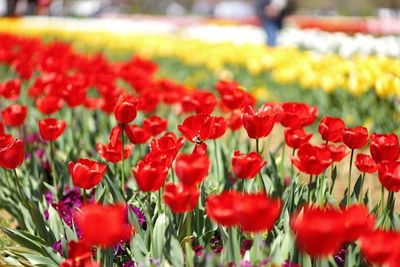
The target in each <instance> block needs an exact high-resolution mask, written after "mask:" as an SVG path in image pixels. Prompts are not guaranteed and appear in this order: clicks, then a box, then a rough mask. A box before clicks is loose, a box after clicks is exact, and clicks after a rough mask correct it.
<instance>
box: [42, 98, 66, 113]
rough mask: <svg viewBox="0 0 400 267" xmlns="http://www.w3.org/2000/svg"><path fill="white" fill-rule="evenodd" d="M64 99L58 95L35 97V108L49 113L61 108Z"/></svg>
mask: <svg viewBox="0 0 400 267" xmlns="http://www.w3.org/2000/svg"><path fill="white" fill-rule="evenodd" d="M63 104H64V101H63V100H62V99H61V98H60V97H59V96H53V95H45V96H43V97H40V98H38V99H36V108H37V109H38V110H39V111H40V112H41V113H43V114H45V115H50V114H52V113H55V112H57V111H59V110H60V109H61V107H62V106H63Z"/></svg>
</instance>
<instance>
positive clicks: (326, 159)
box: [292, 144, 333, 175]
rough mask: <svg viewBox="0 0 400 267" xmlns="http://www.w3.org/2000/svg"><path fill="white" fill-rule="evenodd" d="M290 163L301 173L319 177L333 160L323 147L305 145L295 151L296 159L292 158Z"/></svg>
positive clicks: (327, 150)
mask: <svg viewBox="0 0 400 267" xmlns="http://www.w3.org/2000/svg"><path fill="white" fill-rule="evenodd" d="M292 162H293V164H294V165H295V166H296V167H297V168H298V169H299V170H300V171H301V172H304V173H307V174H310V175H320V174H321V173H322V172H323V171H324V170H325V169H326V168H328V167H329V166H330V165H331V164H332V162H333V159H332V155H331V152H330V151H329V149H328V148H326V147H325V146H323V147H318V146H313V145H310V144H306V145H304V146H302V147H301V148H300V149H299V150H298V151H297V158H293V159H292Z"/></svg>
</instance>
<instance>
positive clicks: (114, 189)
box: [103, 175, 124, 203]
mask: <svg viewBox="0 0 400 267" xmlns="http://www.w3.org/2000/svg"><path fill="white" fill-rule="evenodd" d="M115 177H116V178H118V175H117V176H115ZM103 180H104V181H105V182H106V183H107V185H108V186H107V187H108V189H110V193H111V195H112V197H113V199H114V201H115V202H118V203H122V202H124V197H123V196H122V192H121V189H120V188H119V186H118V185H117V184H116V183H115V182H114V181H112V180H111V179H110V177H108V175H104V179H103Z"/></svg>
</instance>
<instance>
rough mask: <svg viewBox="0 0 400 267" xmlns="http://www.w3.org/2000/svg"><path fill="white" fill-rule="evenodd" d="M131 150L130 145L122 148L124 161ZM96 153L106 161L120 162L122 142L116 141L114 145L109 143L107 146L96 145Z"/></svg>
mask: <svg viewBox="0 0 400 267" xmlns="http://www.w3.org/2000/svg"><path fill="white" fill-rule="evenodd" d="M132 149H133V148H132V145H125V146H124V159H127V158H128V157H129V156H130V155H131V153H132ZM96 151H97V153H99V154H100V156H101V157H102V158H104V159H105V160H107V161H110V162H113V163H116V162H119V161H121V160H122V142H121V141H120V140H117V141H116V143H115V144H113V143H112V142H110V143H109V144H108V145H106V144H103V143H98V144H97V145H96Z"/></svg>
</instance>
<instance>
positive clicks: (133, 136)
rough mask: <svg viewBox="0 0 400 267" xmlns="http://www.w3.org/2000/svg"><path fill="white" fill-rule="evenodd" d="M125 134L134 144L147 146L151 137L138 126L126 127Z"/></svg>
mask: <svg viewBox="0 0 400 267" xmlns="http://www.w3.org/2000/svg"><path fill="white" fill-rule="evenodd" d="M124 129H125V133H126V136H127V137H128V139H129V140H130V141H131V143H132V144H145V143H146V142H147V140H149V138H150V137H151V135H150V134H149V133H148V132H147V131H146V130H144V129H143V128H140V127H139V126H137V125H136V124H132V125H126V126H125V128H124Z"/></svg>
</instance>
